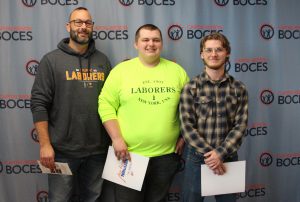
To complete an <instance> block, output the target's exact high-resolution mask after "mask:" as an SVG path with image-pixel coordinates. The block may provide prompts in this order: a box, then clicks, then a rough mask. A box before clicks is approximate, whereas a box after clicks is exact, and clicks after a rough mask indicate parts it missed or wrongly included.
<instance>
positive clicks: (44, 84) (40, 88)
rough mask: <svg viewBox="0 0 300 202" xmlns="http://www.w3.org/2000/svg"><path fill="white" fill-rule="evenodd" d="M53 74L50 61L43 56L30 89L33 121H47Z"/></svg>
mask: <svg viewBox="0 0 300 202" xmlns="http://www.w3.org/2000/svg"><path fill="white" fill-rule="evenodd" d="M54 86H55V84H54V75H53V71H52V68H51V64H50V61H49V59H48V57H47V56H44V57H43V58H42V60H41V62H40V64H39V66H38V72H37V74H36V76H35V81H34V83H33V86H32V90H31V112H32V116H33V122H34V123H35V122H39V121H48V117H49V116H48V111H49V109H50V107H51V103H52V100H53V95H54Z"/></svg>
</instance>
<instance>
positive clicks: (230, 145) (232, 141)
mask: <svg viewBox="0 0 300 202" xmlns="http://www.w3.org/2000/svg"><path fill="white" fill-rule="evenodd" d="M240 89H241V94H240V98H239V101H238V106H237V112H236V115H235V118H234V123H233V127H232V129H231V130H230V131H229V132H228V134H227V136H226V138H225V140H224V142H223V143H222V144H221V145H220V146H219V147H217V148H216V151H217V153H218V154H219V155H220V156H221V158H222V159H224V158H226V156H228V155H230V154H232V153H234V152H236V151H237V150H238V149H239V147H240V146H241V144H242V139H243V137H244V133H245V130H246V128H247V124H248V92H247V90H246V87H245V86H241V88H240Z"/></svg>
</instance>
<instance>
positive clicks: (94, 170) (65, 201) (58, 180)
mask: <svg viewBox="0 0 300 202" xmlns="http://www.w3.org/2000/svg"><path fill="white" fill-rule="evenodd" d="M105 159H106V154H101V155H100V154H99V155H92V156H88V157H83V158H66V157H63V156H59V155H57V156H55V161H57V162H63V163H68V164H69V167H70V169H71V171H72V173H73V175H50V174H49V175H48V184H49V194H48V197H49V201H50V202H69V201H71V198H72V195H73V194H74V190H75V186H74V185H75V184H76V183H78V187H77V190H78V192H79V198H80V201H84V202H95V201H98V198H99V196H100V194H101V190H102V184H103V179H102V178H101V176H102V172H103V168H104V163H105Z"/></svg>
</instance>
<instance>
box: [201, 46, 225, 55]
mask: <svg viewBox="0 0 300 202" xmlns="http://www.w3.org/2000/svg"><path fill="white" fill-rule="evenodd" d="M203 51H204V52H205V53H206V54H212V53H213V51H214V52H215V53H217V54H219V53H222V52H224V51H225V49H224V48H220V47H219V48H204V49H203Z"/></svg>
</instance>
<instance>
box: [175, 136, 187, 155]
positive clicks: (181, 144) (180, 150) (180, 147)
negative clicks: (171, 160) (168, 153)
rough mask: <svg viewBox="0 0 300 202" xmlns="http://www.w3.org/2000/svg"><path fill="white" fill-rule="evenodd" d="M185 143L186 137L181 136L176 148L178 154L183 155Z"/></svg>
mask: <svg viewBox="0 0 300 202" xmlns="http://www.w3.org/2000/svg"><path fill="white" fill-rule="evenodd" d="M184 144H185V142H184V139H183V138H182V137H179V138H178V140H177V143H176V148H175V153H176V154H178V155H181V154H182V153H183V149H184Z"/></svg>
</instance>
